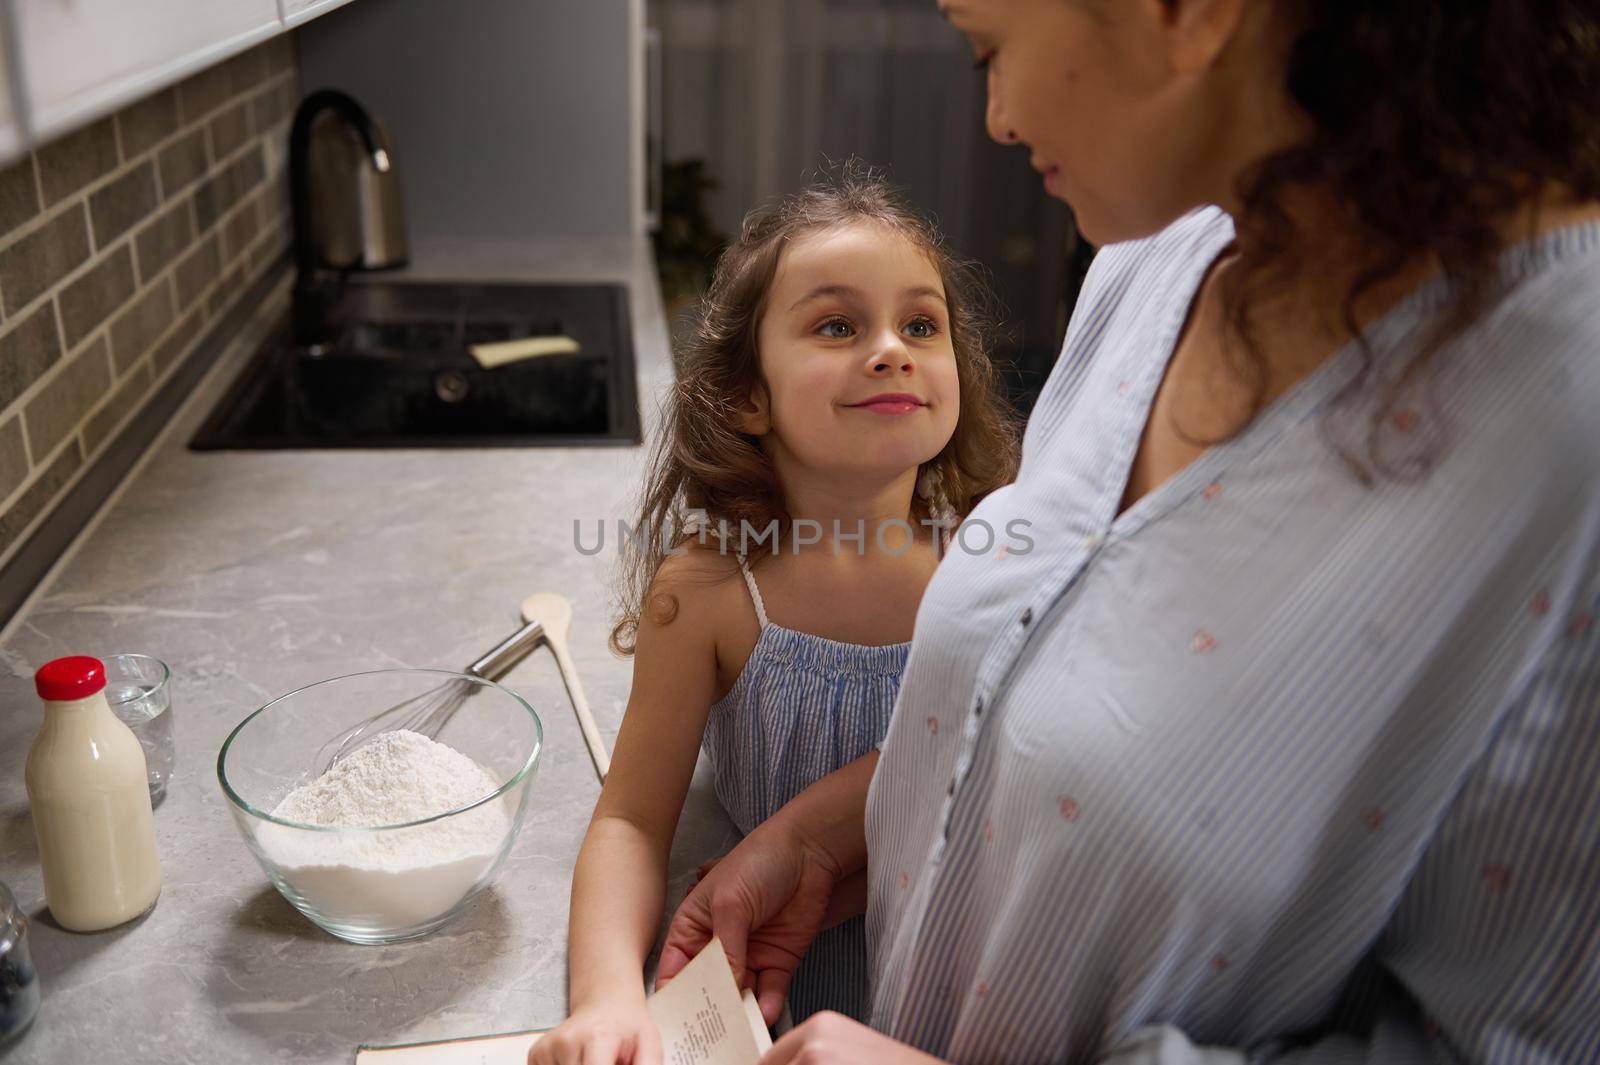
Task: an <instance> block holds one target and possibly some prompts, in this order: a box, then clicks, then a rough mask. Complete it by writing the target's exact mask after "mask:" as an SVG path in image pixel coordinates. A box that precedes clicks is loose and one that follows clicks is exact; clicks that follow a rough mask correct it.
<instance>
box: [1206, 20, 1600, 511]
mask: <svg viewBox="0 0 1600 1065" xmlns="http://www.w3.org/2000/svg"><path fill="white" fill-rule="evenodd" d="M1279 6H1280V10H1279V12H1278V14H1279V15H1280V16H1281V17H1284V18H1288V19H1290V20H1291V21H1290V23H1289V24H1288V28H1289V30H1290V32H1292V33H1293V34H1294V37H1293V43H1292V45H1291V50H1290V53H1289V56H1288V69H1287V90H1288V94H1289V97H1290V98H1291V100H1292V101H1293V102H1294V104H1295V105H1296V106H1297V107H1298V108H1299V109H1300V110H1301V111H1302V112H1304V114H1305V115H1306V116H1307V117H1308V118H1309V119H1310V120H1311V125H1312V132H1311V134H1310V135H1309V137H1308V138H1307V139H1305V140H1303V141H1302V142H1301V143H1298V144H1295V145H1293V146H1291V147H1289V148H1286V149H1284V150H1281V151H1278V152H1276V153H1274V154H1272V155H1270V156H1268V157H1267V158H1265V159H1263V160H1261V161H1259V162H1258V163H1257V164H1256V165H1255V166H1253V167H1252V168H1250V169H1249V170H1248V171H1247V172H1246V173H1245V174H1244V175H1243V177H1242V178H1241V181H1240V187H1239V193H1240V196H1241V200H1242V204H1243V209H1242V210H1241V211H1240V212H1239V214H1238V216H1237V218H1236V220H1235V221H1236V241H1235V250H1236V251H1237V252H1238V253H1239V258H1238V259H1237V260H1236V261H1235V269H1234V271H1233V272H1232V274H1231V275H1229V276H1227V277H1226V278H1225V279H1224V283H1223V287H1222V294H1223V300H1224V307H1225V312H1226V317H1227V320H1228V322H1229V324H1230V326H1231V328H1232V329H1233V330H1235V331H1236V333H1237V335H1239V336H1240V337H1242V338H1243V340H1244V341H1245V344H1244V356H1245V358H1244V360H1243V361H1242V362H1240V363H1239V364H1238V365H1236V366H1235V369H1236V370H1238V371H1239V372H1241V373H1242V374H1243V375H1244V376H1245V378H1246V379H1247V380H1248V381H1249V382H1251V383H1252V384H1253V386H1254V388H1255V402H1254V404H1253V405H1252V408H1251V409H1252V411H1258V410H1259V409H1260V407H1261V403H1262V396H1263V394H1264V393H1265V391H1266V388H1267V369H1266V365H1265V362H1264V360H1263V359H1262V358H1261V355H1260V353H1259V351H1258V350H1257V349H1256V348H1255V344H1254V341H1253V339H1252V336H1251V326H1250V308H1251V307H1252V305H1254V304H1255V303H1256V301H1257V300H1258V298H1259V297H1260V296H1262V295H1263V294H1265V293H1267V292H1270V291H1272V290H1273V289H1274V288H1275V287H1277V286H1280V285H1282V284H1284V283H1285V281H1286V280H1287V279H1288V278H1290V277H1292V276H1293V274H1294V273H1295V272H1296V271H1297V270H1299V269H1302V268H1305V267H1310V266H1314V265H1315V264H1312V263H1307V262H1305V261H1303V258H1299V257H1297V254H1296V252H1295V251H1294V250H1293V249H1295V247H1296V244H1295V236H1296V233H1295V230H1294V228H1293V222H1292V220H1291V216H1290V214H1289V212H1288V211H1287V210H1286V207H1285V204H1286V197H1287V196H1288V195H1291V194H1292V193H1293V192H1294V191H1296V190H1304V189H1312V190H1319V191H1323V192H1327V193H1331V194H1332V196H1333V198H1334V200H1335V201H1336V202H1337V203H1338V204H1339V205H1340V206H1341V208H1342V209H1343V211H1344V212H1345V213H1346V214H1347V216H1348V219H1349V223H1350V225H1352V226H1353V227H1354V233H1355V234H1357V235H1358V236H1359V239H1360V242H1361V244H1362V245H1363V246H1364V247H1365V248H1367V249H1369V250H1370V257H1369V258H1368V260H1367V261H1366V262H1365V263H1364V264H1362V270H1361V272H1360V273H1359V274H1358V275H1357V276H1356V278H1355V280H1354V282H1353V283H1352V284H1351V286H1350V288H1349V290H1348V291H1347V292H1346V293H1345V297H1344V300H1343V319H1344V325H1345V328H1346V329H1347V330H1349V332H1350V333H1351V335H1352V336H1354V337H1355V338H1356V339H1357V341H1358V342H1359V344H1360V345H1361V348H1362V349H1363V351H1364V353H1365V355H1366V358H1367V367H1368V371H1369V373H1370V370H1371V367H1372V362H1373V358H1374V354H1373V352H1372V349H1371V347H1370V345H1369V343H1368V340H1367V338H1366V336H1365V335H1364V334H1363V332H1362V330H1361V329H1360V328H1359V326H1358V324H1357V319H1356V311H1355V308H1356V305H1357V303H1358V301H1359V300H1360V299H1361V298H1362V296H1363V294H1365V293H1367V292H1369V291H1370V290H1372V289H1373V288H1374V287H1375V286H1378V285H1381V284H1382V283H1384V282H1385V281H1387V280H1390V279H1392V278H1395V277H1396V276H1397V275H1399V274H1400V273H1401V271H1402V269H1403V268H1404V267H1405V266H1406V265H1407V264H1408V263H1414V262H1415V261H1416V260H1417V257H1418V256H1419V255H1422V256H1431V257H1432V258H1433V259H1434V260H1435V261H1436V262H1437V263H1438V264H1439V265H1440V266H1441V267H1442V270H1443V272H1444V275H1445V277H1446V279H1447V284H1446V286H1445V288H1446V291H1448V292H1449V293H1450V298H1449V300H1448V301H1447V302H1446V303H1445V305H1444V307H1443V310H1442V312H1441V314H1440V316H1439V318H1438V319H1437V320H1436V322H1435V325H1434V327H1433V329H1432V331H1431V333H1430V335H1429V336H1427V337H1426V339H1425V342H1424V343H1423V345H1422V348H1421V350H1420V351H1419V352H1418V354H1417V355H1416V356H1415V357H1414V358H1413V360H1412V361H1411V363H1410V364H1409V365H1407V366H1406V368H1405V373H1404V374H1403V375H1402V381H1407V380H1411V379H1413V378H1414V377H1415V376H1416V372H1417V371H1419V370H1422V369H1423V368H1425V366H1426V364H1427V363H1428V362H1429V360H1430V359H1431V358H1432V357H1433V356H1434V355H1435V354H1436V353H1437V352H1438V350H1439V349H1440V348H1441V347H1442V346H1443V345H1444V344H1445V343H1447V342H1448V341H1449V340H1451V339H1452V338H1454V337H1457V336H1459V335H1460V334H1461V333H1462V332H1464V331H1465V330H1467V329H1468V328H1469V327H1471V326H1472V325H1473V324H1474V323H1475V322H1477V321H1478V320H1479V319H1481V317H1482V316H1483V315H1484V314H1485V313H1486V312H1487V311H1489V310H1490V309H1491V308H1492V306H1493V305H1494V303H1495V301H1496V298H1497V276H1498V270H1497V259H1498V254H1499V252H1500V250H1501V248H1502V247H1503V242H1504V234H1503V226H1504V224H1505V222H1506V221H1507V220H1508V218H1509V217H1511V215H1512V212H1513V210H1514V209H1515V208H1518V207H1520V206H1523V205H1525V204H1526V203H1527V202H1528V198H1529V196H1530V193H1534V192H1536V191H1537V190H1540V189H1544V188H1548V187H1551V186H1555V187H1559V188H1562V189H1564V190H1565V191H1567V192H1568V193H1570V194H1572V195H1573V196H1574V197H1575V198H1576V199H1578V200H1591V199H1593V198H1595V197H1597V196H1600V117H1597V116H1600V2H1597V0H1451V2H1449V3H1444V2H1441V0H1283V2H1282V3H1280V5H1279ZM1300 254H1301V255H1302V256H1304V255H1307V254H1313V253H1306V252H1301V253H1300ZM1367 376H1368V374H1364V375H1362V378H1366V377H1367ZM1361 383H1362V379H1361V378H1358V380H1357V382H1356V386H1359V385H1360V384H1361ZM1353 387H1354V386H1353ZM1395 392H1398V387H1397V388H1396V389H1395ZM1393 396H1394V393H1391V395H1390V397H1389V400H1388V401H1387V402H1385V403H1383V404H1380V405H1377V406H1376V407H1374V408H1373V409H1372V410H1371V411H1370V412H1369V413H1370V421H1369V423H1368V424H1366V425H1365V426H1364V427H1363V428H1362V433H1363V435H1364V437H1365V446H1364V447H1363V448H1362V449H1361V450H1363V451H1365V452H1366V454H1365V455H1364V456H1363V455H1359V454H1351V453H1349V451H1348V450H1347V449H1341V451H1342V452H1343V453H1344V454H1345V457H1346V458H1347V459H1349V460H1350V461H1351V463H1352V465H1353V466H1354V467H1355V468H1356V469H1357V471H1358V472H1359V473H1361V474H1362V476H1363V477H1365V478H1368V479H1370V477H1371V471H1372V470H1376V471H1377V472H1378V473H1380V474H1383V475H1385V476H1390V477H1394V478H1398V479H1410V478H1414V477H1416V476H1420V475H1422V474H1424V473H1425V472H1426V471H1427V469H1428V466H1429V462H1430V461H1431V457H1430V456H1428V455H1426V454H1424V455H1420V456H1419V455H1416V454H1413V456H1412V461H1409V462H1407V463H1404V464H1401V465H1400V466H1399V467H1397V465H1396V464H1395V463H1393V462H1389V461H1386V459H1385V457H1384V456H1383V455H1382V454H1381V453H1380V448H1379V447H1378V441H1379V427H1380V426H1381V425H1382V424H1383V423H1384V422H1385V420H1386V419H1387V417H1388V416H1389V414H1390V412H1391V411H1392V408H1393V402H1394V399H1393Z"/></svg>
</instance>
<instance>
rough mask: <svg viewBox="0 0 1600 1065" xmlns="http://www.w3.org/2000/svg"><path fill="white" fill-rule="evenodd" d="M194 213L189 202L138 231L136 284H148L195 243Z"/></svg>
mask: <svg viewBox="0 0 1600 1065" xmlns="http://www.w3.org/2000/svg"><path fill="white" fill-rule="evenodd" d="M193 215H194V212H193V210H192V209H191V206H190V203H189V201H188V200H184V201H183V202H181V203H179V204H176V205H174V206H172V207H169V208H168V209H167V210H165V211H163V212H161V214H159V215H157V216H156V220H155V221H154V222H151V223H150V224H149V225H147V226H145V227H144V228H143V229H141V230H139V233H138V235H137V236H136V237H134V242H133V243H134V250H135V251H137V252H138V255H139V283H140V284H142V285H148V284H149V283H150V281H151V279H153V278H154V277H155V276H156V275H157V274H159V273H161V271H163V270H165V269H166V268H167V267H168V266H169V265H171V263H172V260H174V259H176V258H177V257H178V256H179V255H180V254H181V253H182V252H183V251H185V250H186V249H187V248H188V247H189V245H190V244H193V243H194V217H193Z"/></svg>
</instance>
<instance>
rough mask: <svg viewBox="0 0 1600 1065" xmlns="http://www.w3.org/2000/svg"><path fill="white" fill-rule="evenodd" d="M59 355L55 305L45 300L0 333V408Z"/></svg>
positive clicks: (59, 343) (18, 393)
mask: <svg viewBox="0 0 1600 1065" xmlns="http://www.w3.org/2000/svg"><path fill="white" fill-rule="evenodd" d="M60 358H61V336H60V334H59V333H58V332H57V331H56V309H55V308H54V307H52V306H51V305H50V304H48V303H46V304H45V305H43V306H42V307H40V308H39V309H38V310H36V311H34V312H33V313H32V314H30V315H28V317H27V318H26V319H24V320H23V321H22V323H21V324H20V325H16V326H14V327H13V328H12V329H11V331H10V332H8V333H6V334H5V335H4V336H0V409H6V408H9V407H10V406H11V404H12V403H14V402H16V400H17V397H19V396H21V395H22V394H23V393H24V392H26V391H27V390H28V389H29V387H31V386H32V384H33V383H34V382H35V381H37V380H39V378H41V377H43V376H44V375H45V372H46V371H48V370H49V369H50V367H52V366H54V365H55V364H56V361H57V360H58V359H60Z"/></svg>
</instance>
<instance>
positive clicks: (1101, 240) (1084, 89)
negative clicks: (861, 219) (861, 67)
mask: <svg viewBox="0 0 1600 1065" xmlns="http://www.w3.org/2000/svg"><path fill="white" fill-rule="evenodd" d="M939 6H940V9H941V10H942V11H943V12H944V13H945V16H946V17H947V18H948V19H949V20H950V22H951V24H952V25H954V26H955V27H956V28H957V29H959V30H961V31H962V33H963V34H965V35H966V37H967V40H968V42H969V43H970V44H971V46H972V51H973V58H974V59H975V60H976V61H977V62H978V63H980V64H982V65H983V66H984V67H985V69H986V71H987V76H988V87H989V105H988V112H987V115H986V119H985V121H986V124H987V127H988V132H989V135H990V136H991V137H993V138H994V139H995V140H997V141H999V142H1000V143H1002V144H1020V145H1023V146H1026V147H1027V148H1028V149H1029V152H1030V156H1031V158H1030V162H1031V163H1032V164H1033V167H1034V168H1035V169H1036V170H1038V171H1039V172H1040V173H1041V174H1042V175H1044V184H1045V190H1046V191H1047V192H1048V193H1049V194H1050V195H1052V196H1055V197H1056V198H1058V199H1061V200H1065V201H1066V202H1067V203H1068V204H1069V205H1071V207H1072V209H1073V212H1074V214H1075V215H1076V217H1077V222H1078V228H1079V229H1080V230H1081V231H1082V232H1083V234H1084V236H1085V237H1087V238H1088V239H1089V240H1090V242H1092V243H1094V244H1109V243H1114V242H1116V241H1121V240H1131V239H1135V238H1138V237H1143V236H1148V235H1150V234H1152V233H1155V232H1157V231H1159V230H1161V229H1162V228H1164V227H1165V226H1166V225H1167V224H1169V223H1170V222H1172V221H1173V220H1174V219H1176V218H1178V217H1180V216H1181V215H1183V214H1184V213H1186V212H1187V211H1188V210H1190V209H1191V208H1193V207H1195V206H1198V205H1199V204H1201V203H1205V202H1216V197H1217V195H1218V194H1219V193H1223V194H1225V192H1226V190H1227V188H1228V187H1229V179H1230V178H1231V168H1232V166H1233V164H1234V163H1235V161H1236V158H1237V149H1238V147H1239V146H1240V144H1241V142H1242V141H1244V140H1247V139H1249V137H1250V136H1251V134H1250V133H1249V131H1243V132H1241V130H1240V129H1239V128H1237V127H1239V125H1240V119H1241V118H1244V117H1245V116H1242V115H1240V114H1239V113H1238V112H1237V109H1236V108H1235V107H1233V106H1232V104H1231V103H1230V101H1232V100H1235V99H1236V98H1237V94H1238V90H1239V89H1240V88H1241V87H1242V86H1243V85H1245V84H1248V83H1249V79H1248V78H1247V77H1245V76H1244V75H1245V74H1247V73H1248V70H1247V68H1248V67H1249V66H1250V64H1248V63H1245V62H1243V61H1242V60H1241V57H1240V56H1239V55H1237V54H1232V53H1229V48H1228V46H1229V45H1230V43H1234V39H1235V37H1236V36H1237V31H1238V30H1239V28H1240V25H1241V20H1243V19H1245V17H1246V15H1245V8H1246V6H1247V5H1246V4H1245V2H1244V0H939ZM1235 51H1237V50H1235ZM1244 51H1246V52H1248V51H1249V50H1248V49H1245V50H1244ZM1225 53H1229V54H1227V55H1225ZM1224 60H1226V61H1224ZM1219 183H1220V184H1219Z"/></svg>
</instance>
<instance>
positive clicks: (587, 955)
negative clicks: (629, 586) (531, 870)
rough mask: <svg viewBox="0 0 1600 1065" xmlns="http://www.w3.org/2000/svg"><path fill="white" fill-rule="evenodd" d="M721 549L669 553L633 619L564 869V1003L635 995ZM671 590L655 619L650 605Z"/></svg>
mask: <svg viewBox="0 0 1600 1065" xmlns="http://www.w3.org/2000/svg"><path fill="white" fill-rule="evenodd" d="M725 562H726V560H725V559H722V558H720V557H718V556H715V555H708V554H706V553H702V552H691V553H690V554H689V555H683V556H673V557H669V558H668V559H667V560H666V562H665V563H663V565H662V567H661V571H660V573H659V574H658V575H657V578H656V581H655V583H654V584H653V586H652V588H651V590H650V593H649V595H647V596H646V598H645V603H646V609H645V610H644V611H643V616H642V617H641V618H640V619H639V631H638V643H637V648H636V650H635V653H634V663H633V690H632V692H631V694H630V695H629V697H628V709H627V713H626V716H625V717H624V719H623V722H622V729H621V731H620V733H619V734H618V736H617V743H616V750H615V752H614V754H613V755H612V760H611V771H610V773H609V774H607V776H606V782H605V786H604V787H603V788H602V789H601V792H600V801H599V802H598V804H597V805H596V806H595V811H594V816H593V818H592V819H591V820H590V822H589V831H588V833H587V835H586V836H585V837H584V842H583V849H582V851H581V852H580V853H579V855H578V864H577V870H576V872H575V873H574V875H573V880H572V914H571V925H570V929H569V933H568V951H569V954H568V965H569V970H570V975H571V984H570V988H569V991H570V996H571V1008H572V1012H573V1013H577V1012H578V1011H579V1010H581V1009H583V1008H585V1007H588V1006H591V1005H594V1004H596V1003H602V1004H603V1003H607V1002H628V1003H631V1004H637V1003H640V1002H642V1001H643V998H644V979H643V971H644V962H645V958H646V956H647V955H648V954H649V952H650V947H651V945H652V943H653V942H654V939H655V933H656V928H657V926H658V922H659V921H660V919H661V909H662V905H663V903H664V898H665V892H666V878H667V856H668V853H669V851H670V848H671V845H672V835H673V831H674V830H675V829H676V827H677V823H678V815H679V813H680V812H681V811H682V809H683V800H684V796H685V794H686V793H687V791H688V788H689V781H690V778H691V777H692V776H693V774H694V766H695V760H696V758H697V757H698V754H699V750H700V742H701V738H702V736H703V734H704V732H705V724H706V718H707V716H708V714H709V711H710V708H711V698H712V695H713V693H714V690H715V686H716V676H717V671H716V667H717V660H716V640H715V631H716V630H715V626H714V624H713V621H714V616H715V613H716V611H715V609H714V607H715V602H716V597H715V595H714V594H712V591H711V587H710V583H711V581H714V580H715V579H716V577H717V570H716V567H718V565H719V564H725ZM662 593H667V594H670V595H672V596H674V597H675V598H676V599H677V602H678V609H677V613H676V616H675V617H673V618H672V620H671V621H670V622H668V623H666V624H664V625H662V624H656V623H655V622H654V621H652V619H651V617H650V610H649V608H648V605H649V604H650V603H651V602H653V601H654V600H655V598H656V597H657V596H659V595H661V594H662Z"/></svg>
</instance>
